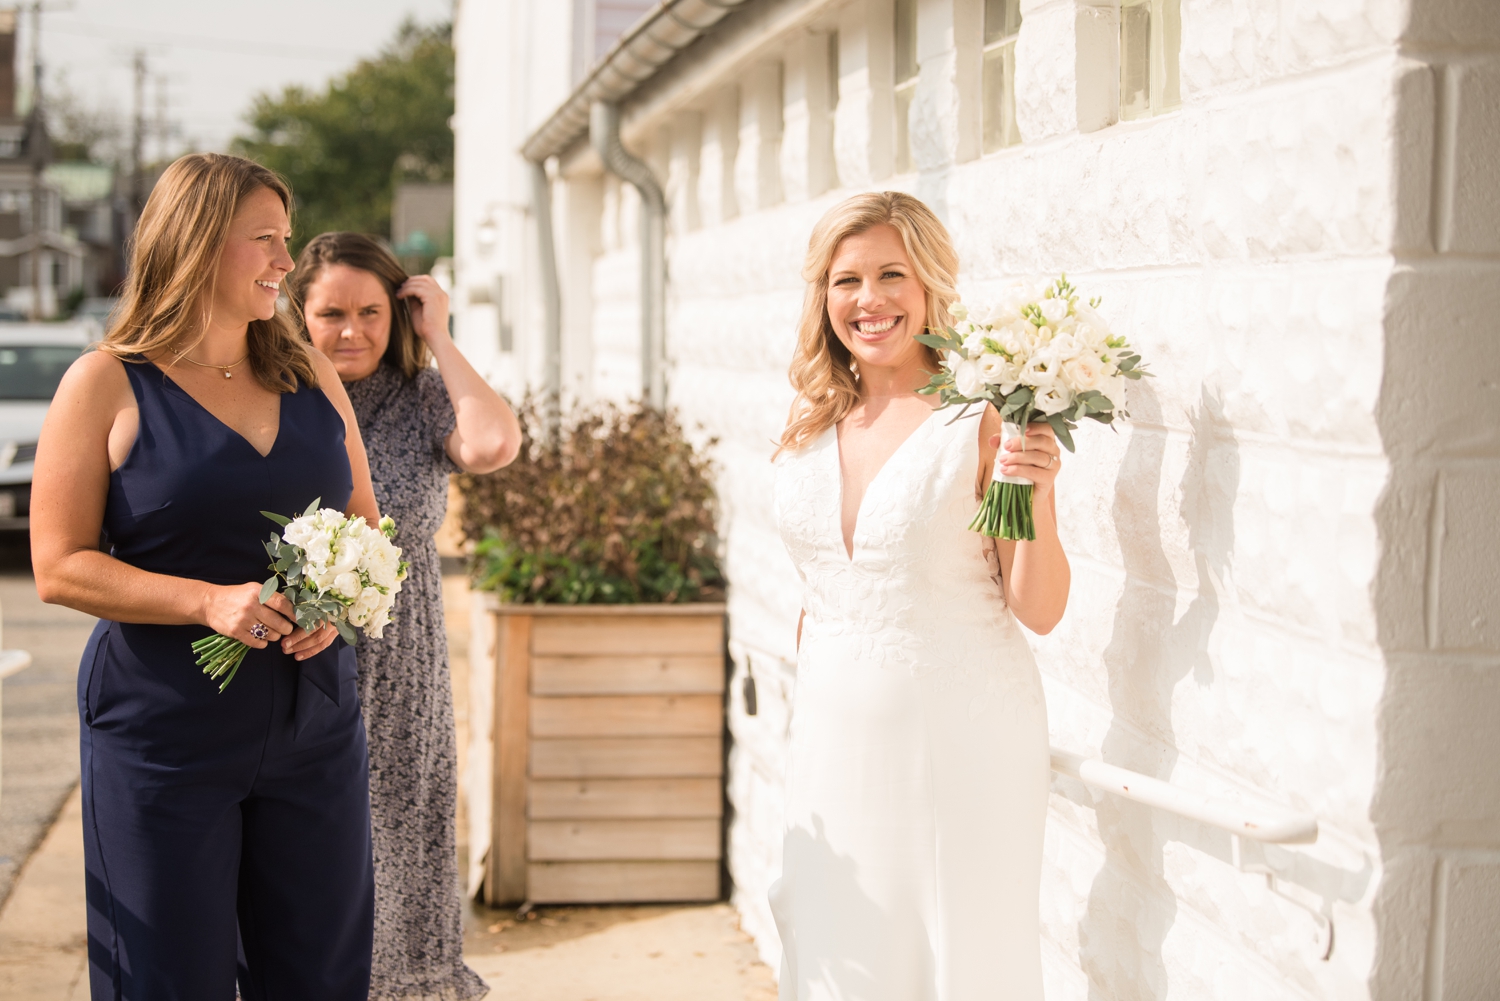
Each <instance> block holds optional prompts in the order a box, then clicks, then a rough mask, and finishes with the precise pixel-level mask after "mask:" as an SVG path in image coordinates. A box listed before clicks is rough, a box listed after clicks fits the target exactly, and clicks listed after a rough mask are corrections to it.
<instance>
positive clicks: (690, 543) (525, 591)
mask: <svg viewBox="0 0 1500 1001" xmlns="http://www.w3.org/2000/svg"><path fill="white" fill-rule="evenodd" d="M519 417H520V419H521V427H522V433H523V440H522V445H521V454H520V458H518V459H517V460H516V461H515V462H513V463H511V464H510V465H509V466H507V467H506V468H504V469H501V470H499V471H497V472H494V473H488V474H484V475H469V474H464V475H462V476H460V477H459V479H458V483H459V488H460V490H461V491H462V493H463V497H464V511H463V531H464V535H465V536H466V537H467V539H468V540H469V541H470V542H471V543H472V544H473V547H474V555H473V562H472V564H471V568H472V573H473V578H474V587H475V589H476V590H486V591H496V592H499V594H500V597H501V600H502V601H505V602H510V603H523V604H524V603H535V604H637V603H647V604H654V603H675V602H698V601H722V600H723V598H724V576H723V573H722V571H721V570H720V568H719V562H718V539H717V536H716V535H715V532H714V523H715V518H716V515H717V513H718V505H717V499H716V497H715V495H714V488H713V481H712V476H711V473H712V464H711V462H710V461H709V459H708V457H707V456H706V455H704V454H703V453H702V452H701V451H699V450H698V449H695V448H694V447H693V445H692V443H691V442H689V441H688V440H687V437H686V436H685V435H684V434H683V431H682V427H681V425H680V424H679V423H678V421H677V418H676V416H675V415H674V414H672V413H662V412H660V411H656V410H653V409H651V408H649V407H646V406H644V405H639V404H637V405H632V406H629V407H619V406H616V405H613V404H601V405H598V406H595V407H591V408H586V409H582V410H580V411H578V412H576V413H574V414H573V415H571V416H570V417H568V418H566V419H564V421H563V422H562V426H561V427H560V428H559V431H558V434H557V435H556V437H555V438H553V439H551V440H548V439H547V437H546V436H545V435H544V434H543V427H544V423H543V407H542V401H541V400H540V399H537V398H535V397H528V399H527V400H526V401H525V402H524V403H523V404H522V406H521V408H520V412H519ZM709 444H710V445H711V444H712V442H710V443H709Z"/></svg>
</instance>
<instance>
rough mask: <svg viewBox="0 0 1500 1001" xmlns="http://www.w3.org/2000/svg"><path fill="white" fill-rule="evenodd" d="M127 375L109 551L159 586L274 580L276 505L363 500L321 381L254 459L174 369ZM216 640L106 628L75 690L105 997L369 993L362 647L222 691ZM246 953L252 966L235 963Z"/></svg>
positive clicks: (270, 670) (97, 977)
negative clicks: (130, 436)
mask: <svg viewBox="0 0 1500 1001" xmlns="http://www.w3.org/2000/svg"><path fill="white" fill-rule="evenodd" d="M125 370H126V372H127V373H128V374H129V377H130V385H131V388H132V389H133V390H134V392H135V398H136V402H137V403H138V404H139V406H140V430H139V432H138V433H137V436H136V441H135V444H134V446H133V447H132V448H131V451H130V454H129V455H128V456H127V457H126V459H125V461H124V463H122V464H121V466H120V468H119V469H118V470H116V471H115V472H114V473H113V474H111V476H110V482H109V499H108V502H107V504H106V507H105V513H104V530H105V535H106V537H107V542H108V544H109V547H110V552H111V553H112V554H113V555H114V556H115V557H116V558H118V559H120V560H123V561H124V562H126V563H129V564H131V565H132V566H136V567H139V568H141V569H142V570H149V571H152V572H154V573H162V574H171V575H174V576H178V577H190V578H194V579H196V580H204V581H210V582H212V583H215V584H241V583H244V582H246V581H257V582H258V581H263V580H265V579H266V578H267V577H268V576H269V575H270V574H269V572H268V571H267V563H268V562H269V560H268V559H267V556H266V553H265V550H264V549H263V548H262V542H263V541H264V540H265V539H267V538H268V537H269V535H270V533H271V532H272V531H275V530H276V526H275V525H274V524H272V523H271V522H270V521H269V520H267V519H266V518H264V517H263V516H262V515H261V514H260V512H261V511H262V510H266V511H274V512H278V513H281V514H286V515H295V514H300V513H301V511H302V510H303V508H305V507H306V506H307V504H308V502H309V501H311V500H312V499H313V498H315V497H321V498H322V499H323V500H322V502H323V505H324V506H326V507H332V508H337V509H340V510H343V509H344V508H345V506H346V505H347V504H348V501H349V496H350V493H351V492H352V489H353V478H352V476H351V474H350V471H349V461H348V456H347V454H346V452H345V450H344V423H343V419H342V418H341V417H340V416H339V413H338V411H337V410H335V409H334V407H333V405H332V404H331V403H330V402H329V401H328V398H327V397H326V396H324V395H323V392H322V391H321V390H320V389H311V388H308V387H306V386H303V387H301V388H300V389H299V390H298V391H297V392H295V393H283V394H282V396H281V404H280V405H281V426H280V431H279V433H278V435H277V438H276V442H275V444H274V445H273V447H272V449H271V452H270V454H269V455H267V456H262V455H261V454H260V453H259V452H257V451H256V450H255V449H254V448H253V447H252V446H251V445H250V443H249V442H248V441H246V440H245V439H244V438H242V437H241V436H240V435H239V434H238V433H236V432H235V431H233V430H232V429H230V428H229V427H228V426H227V425H225V424H224V423H222V422H221V421H219V420H218V419H217V418H215V417H214V416H213V415H212V414H210V413H209V412H208V411H207V410H205V409H204V408H203V407H202V406H201V405H200V404H198V403H197V402H196V401H195V400H193V398H192V397H191V396H189V395H188V394H187V393H185V392H183V391H182V390H181V389H180V388H179V387H178V386H177V385H176V384H175V383H173V382H171V381H170V379H168V378H167V377H166V376H165V375H163V373H162V372H161V370H159V369H158V368H156V367H155V366H154V365H152V364H150V363H145V362H137V363H127V364H126V365H125ZM206 635H208V630H207V629H206V628H205V627H203V626H160V625H134V624H129V623H120V622H110V621H107V620H101V621H100V623H99V625H98V626H97V627H96V628H95V630H94V633H93V636H92V638H91V639H90V641H89V644H88V647H87V648H86V649H85V651H84V654H83V662H82V663H81V665H80V667H79V677H78V710H79V715H80V722H81V727H80V731H81V738H80V739H81V745H82V775H83V826H84V851H85V860H86V869H87V875H86V879H87V892H88V950H89V978H90V981H91V986H92V992H93V993H92V996H93V998H94V999H95V1001H101V999H129V1001H176V999H181V1001H231V999H233V998H234V996H235V981H236V968H237V955H238V956H239V957H240V962H241V963H242V964H243V965H242V966H240V967H239V973H238V976H239V981H240V988H241V990H242V992H243V994H244V996H245V997H246V998H247V999H255V1001H261V999H267V998H275V999H282V998H317V999H320V1001H353V999H364V998H365V997H366V996H367V995H368V992H369V977H370V950H371V936H372V927H373V912H374V881H373V874H372V868H371V861H370V806H369V780H368V767H369V766H368V759H367V757H366V750H365V731H364V725H363V723H362V722H361V720H360V708H359V692H358V686H357V683H356V667H355V658H354V651H353V649H351V648H350V647H348V646H346V645H345V644H344V643H343V641H341V640H335V642H334V644H333V645H332V646H330V647H329V648H328V649H327V650H325V651H323V652H322V653H320V654H318V655H317V656H315V657H311V658H309V659H308V660H306V661H303V662H302V663H301V664H298V663H297V662H296V661H295V660H293V659H292V658H291V657H288V656H286V655H285V654H283V653H282V652H281V650H280V647H279V646H278V645H276V644H272V645H271V646H270V647H268V648H266V649H265V650H251V651H250V652H249V655H248V656H247V657H246V658H245V662H244V663H243V664H242V665H241V666H240V670H239V674H238V675H237V676H236V677H235V679H234V681H233V683H231V684H230V686H229V687H228V689H226V690H225V692H224V693H223V694H222V695H221V694H219V691H218V684H217V683H216V682H213V681H211V680H209V679H208V678H207V677H205V676H204V675H203V674H202V673H201V669H200V668H198V667H197V666H196V665H195V664H194V660H195V657H194V655H193V653H192V651H191V649H190V644H191V643H192V642H193V641H194V640H196V639H198V638H200V637H202V636H206ZM239 949H242V952H237V950H239Z"/></svg>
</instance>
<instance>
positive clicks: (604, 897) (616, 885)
mask: <svg viewBox="0 0 1500 1001" xmlns="http://www.w3.org/2000/svg"><path fill="white" fill-rule="evenodd" d="M530 884H531V899H532V901H534V902H535V903H538V904H613V903H621V902H634V901H679V900H718V899H719V863H717V862H533V863H532V864H531V873H530Z"/></svg>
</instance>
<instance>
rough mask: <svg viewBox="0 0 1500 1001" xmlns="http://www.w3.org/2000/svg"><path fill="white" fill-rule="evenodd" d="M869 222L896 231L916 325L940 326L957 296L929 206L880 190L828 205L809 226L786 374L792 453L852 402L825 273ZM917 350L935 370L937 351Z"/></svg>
mask: <svg viewBox="0 0 1500 1001" xmlns="http://www.w3.org/2000/svg"><path fill="white" fill-rule="evenodd" d="M876 226H890V227H891V228H893V229H895V231H896V232H897V233H899V234H901V243H902V244H903V245H904V246H905V248H906V256H907V257H908V258H910V259H911V264H912V270H913V271H915V272H916V278H917V281H919V282H921V283H922V289H923V291H925V292H926V294H927V316H926V318H925V319H926V322H925V323H924V324H923V327H924V328H927V329H933V328H935V329H938V330H941V329H942V328H944V327H946V326H948V325H949V323H950V322H951V316H950V314H949V312H948V310H949V307H951V306H952V305H953V303H954V302H956V301H957V299H958V288H957V284H958V254H957V253H956V252H955V251H954V249H953V241H952V239H951V238H950V237H949V236H948V230H947V228H946V227H944V226H943V224H942V222H940V221H939V220H938V217H937V216H936V215H934V214H933V211H932V210H931V209H930V208H928V207H927V206H926V205H924V204H923V203H922V202H921V200H919V199H916V198H913V197H912V196H911V195H907V194H902V193H901V192H899V191H879V192H870V193H869V194H863V195H855V196H854V197H853V198H849V199H846V200H844V201H842V202H840V203H839V204H837V205H835V206H834V207H833V208H831V209H829V210H828V212H827V214H825V215H824V216H823V218H822V219H819V220H818V224H817V226H815V227H813V232H812V237H811V238H810V239H809V240H808V241H807V257H806V259H805V260H804V261H803V264H802V278H803V280H804V281H806V282H807V293H806V295H805V296H804V297H803V300H802V317H801V319H800V320H798V321H797V349H796V352H795V353H794V354H793V355H792V366H791V370H790V371H789V372H788V373H787V374H788V377H789V378H790V379H791V382H792V388H793V389H795V390H796V391H797V399H796V400H795V401H794V402H793V403H792V412H791V414H790V416H789V417H788V418H787V424H786V429H785V430H783V431H782V432H781V449H784V450H787V451H796V450H797V449H799V448H802V447H803V446H804V445H807V444H810V443H811V442H812V441H814V440H816V439H817V437H818V436H819V435H821V434H822V433H823V432H824V431H826V430H828V429H829V428H831V427H833V426H834V425H835V424H837V423H838V422H839V421H841V420H843V419H844V417H845V416H846V415H847V414H848V413H849V411H850V410H852V409H854V407H855V405H856V404H858V403H859V376H858V374H857V373H856V372H855V371H854V369H853V367H852V362H853V358H852V356H851V355H850V354H849V349H848V348H846V347H844V344H843V342H842V341H840V340H839V338H838V335H837V334H835V333H834V331H833V323H832V321H831V320H830V319H829V318H828V270H829V268H830V267H831V266H832V264H833V257H834V254H836V253H837V252H838V248H839V244H840V243H842V242H843V241H844V240H845V239H846V238H848V237H851V236H855V235H857V234H859V233H863V232H865V231H866V230H870V229H873V228H875V227H876ZM923 351H925V352H926V354H927V362H928V367H929V368H931V369H933V370H934V371H936V370H937V367H938V364H939V358H938V354H937V352H936V351H934V350H933V349H932V348H929V347H924V348H923Z"/></svg>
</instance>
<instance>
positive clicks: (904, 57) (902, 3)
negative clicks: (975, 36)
mask: <svg viewBox="0 0 1500 1001" xmlns="http://www.w3.org/2000/svg"><path fill="white" fill-rule="evenodd" d="M916 92H917V0H896V173H898V174H905V173H906V172H908V171H910V170H912V169H913V164H912V159H911V132H910V130H909V128H908V126H907V118H908V117H909V116H910V113H911V99H912V96H913V95H914V94H915V93H916Z"/></svg>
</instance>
